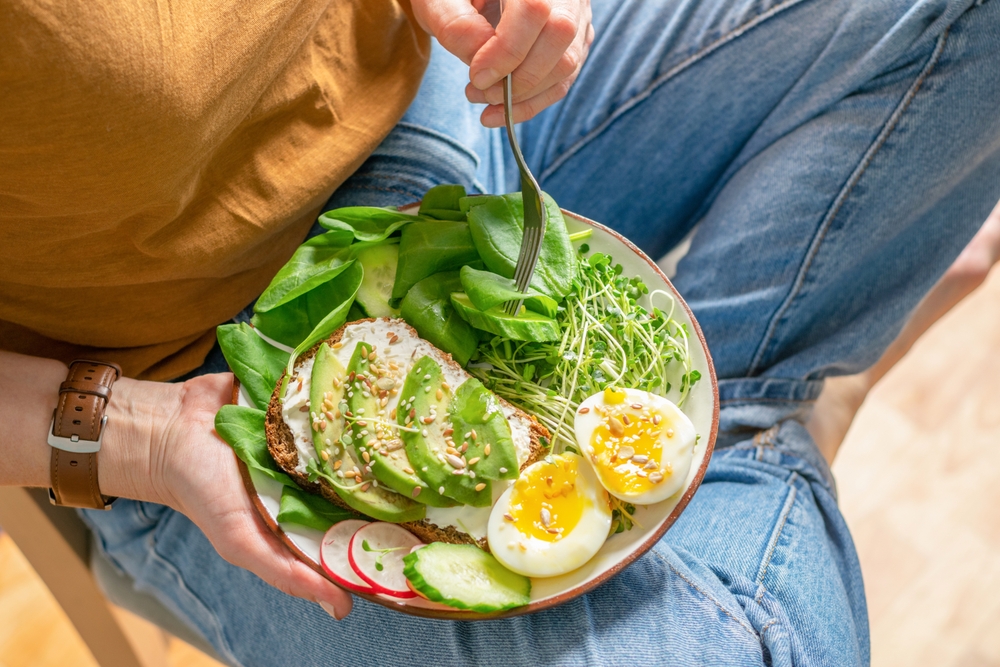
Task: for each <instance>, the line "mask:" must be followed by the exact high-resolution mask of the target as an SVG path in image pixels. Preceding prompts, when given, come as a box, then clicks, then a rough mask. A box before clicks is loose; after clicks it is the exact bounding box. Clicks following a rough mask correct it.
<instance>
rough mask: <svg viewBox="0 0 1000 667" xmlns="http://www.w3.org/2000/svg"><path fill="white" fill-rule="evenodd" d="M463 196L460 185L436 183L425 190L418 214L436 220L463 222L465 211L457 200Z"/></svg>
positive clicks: (463, 191) (462, 188)
mask: <svg viewBox="0 0 1000 667" xmlns="http://www.w3.org/2000/svg"><path fill="white" fill-rule="evenodd" d="M463 197H465V188H464V187H463V186H461V185H437V186H434V187H433V188H431V189H430V190H428V191H427V194H425V195H424V198H423V200H422V201H421V202H420V215H423V216H427V217H429V218H435V219H437V220H460V221H462V222H465V211H463V210H462V208H461V206H460V205H459V202H460V201H461V200H462V198H463Z"/></svg>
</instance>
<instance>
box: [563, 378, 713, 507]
mask: <svg viewBox="0 0 1000 667" xmlns="http://www.w3.org/2000/svg"><path fill="white" fill-rule="evenodd" d="M624 391H625V401H624V404H617V405H613V404H608V403H606V402H605V400H604V392H600V393H597V394H594V395H593V396H590V397H588V398H587V400H585V401H584V402H583V403H581V404H580V408H579V409H578V410H577V414H576V418H575V420H574V424H573V426H574V431H575V433H576V442H577V445H579V447H580V451H581V452H583V453H584V458H586V459H587V461H588V462H589V463H590V465H591V467H592V468H593V469H594V471H595V472H596V473H597V477H598V478H599V479H600V480H601V484H602V485H603V486H604V488H605V489H607V491H608V493H610V494H611V495H613V496H615V497H616V498H619V499H621V500H624V501H626V502H629V503H633V504H636V505H651V504H653V503H658V502H660V501H662V500H666V499H667V498H669V497H670V496H672V495H674V494H675V493H677V492H678V491H680V490H681V489H683V488H684V487H685V483H686V481H687V476H688V473H689V471H690V470H691V461H692V459H693V457H694V445H695V442H696V440H697V433H696V431H695V428H694V424H692V423H691V420H690V419H688V417H687V415H685V414H684V413H683V412H681V410H680V408H678V407H677V406H676V405H675V404H674V403H673V402H672V401H670V400H668V399H666V398H663V397H662V396H657V395H656V394H651V393H649V392H646V391H642V390H640V389H625V390H624ZM633 404H635V405H642V406H644V407H647V408H651V409H653V410H656V411H658V412H659V413H660V414H661V415H662V417H663V421H662V422H661V425H662V431H663V432H662V433H661V434H660V436H659V437H658V438H657V439H658V440H659V442H660V445H661V447H662V450H661V453H660V460H659V470H658V472H660V473H661V474H663V481H661V482H659V483H657V484H652V485H651V486H650V488H649V489H648V490H646V491H644V492H636V493H626V492H622V491H621V490H619V489H616V485H615V484H614V483H613V482H612V481H611V477H612V471H611V470H608V469H607V468H606V467H605V466H604V465H603V464H602V463H601V462H598V461H597V460H596V457H595V454H594V448H593V445H592V444H591V439H592V437H593V434H594V431H595V430H596V429H597V428H598V426H600V425H601V423H602V420H603V417H602V412H603V411H605V410H608V409H616V408H619V407H622V405H624V406H631V405H633ZM668 429H671V430H672V431H673V435H672V437H667V435H666V432H667V430H668ZM621 465H622V464H619V466H621ZM619 466H616V467H619ZM627 468H628V466H625V468H620V467H619V469H622V470H624V469H627ZM644 472H645V471H644Z"/></svg>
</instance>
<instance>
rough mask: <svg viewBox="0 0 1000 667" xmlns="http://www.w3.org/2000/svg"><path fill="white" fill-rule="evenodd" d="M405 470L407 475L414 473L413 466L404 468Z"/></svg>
mask: <svg viewBox="0 0 1000 667" xmlns="http://www.w3.org/2000/svg"><path fill="white" fill-rule="evenodd" d="M403 472H405V473H406V474H407V475H412V474H413V468H403Z"/></svg>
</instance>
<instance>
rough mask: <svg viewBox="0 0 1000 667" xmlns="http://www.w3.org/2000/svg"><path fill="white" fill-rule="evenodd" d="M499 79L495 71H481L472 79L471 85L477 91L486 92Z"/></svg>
mask: <svg viewBox="0 0 1000 667" xmlns="http://www.w3.org/2000/svg"><path fill="white" fill-rule="evenodd" d="M499 78H500V75H499V74H498V73H497V71H496V70H495V69H481V70H479V72H478V73H476V75H475V76H474V77H472V85H473V86H475V87H476V88H478V89H479V90H486V89H487V88H489V87H490V86H492V85H493V84H494V83H496V82H497V80H498V79H499Z"/></svg>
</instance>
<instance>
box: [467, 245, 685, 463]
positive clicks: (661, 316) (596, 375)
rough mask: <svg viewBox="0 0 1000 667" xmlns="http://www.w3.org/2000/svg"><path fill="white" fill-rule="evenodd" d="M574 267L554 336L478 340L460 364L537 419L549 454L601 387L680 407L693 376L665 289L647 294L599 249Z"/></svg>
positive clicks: (560, 447) (567, 439) (568, 436)
mask: <svg viewBox="0 0 1000 667" xmlns="http://www.w3.org/2000/svg"><path fill="white" fill-rule="evenodd" d="M578 266H579V268H578V272H577V278H576V280H575V281H574V286H573V291H572V292H571V293H570V294H569V295H568V296H567V297H566V300H565V302H564V303H563V304H562V305H561V306H560V308H559V312H558V313H557V316H556V320H557V322H558V323H559V327H560V330H561V332H562V338H561V339H560V340H558V341H554V342H548V343H537V342H524V341H516V340H511V339H507V338H500V337H494V338H493V339H492V340H489V341H486V342H484V343H482V344H480V346H479V349H478V352H477V356H476V357H475V358H474V363H472V364H470V365H469V366H468V368H469V371H470V372H471V373H472V374H473V375H475V376H476V377H478V378H479V379H480V380H482V381H483V383H484V384H485V385H486V386H487V388H489V389H491V390H493V391H494V392H496V393H497V394H498V395H499V396H502V397H503V398H505V399H507V400H508V401H510V402H511V403H514V404H515V405H520V406H521V407H523V408H525V409H526V410H527V411H528V412H530V413H531V414H534V415H535V416H537V417H538V419H539V421H540V422H541V423H542V424H543V425H544V426H545V427H546V428H547V429H548V430H549V432H550V433H551V434H552V442H553V446H554V447H553V448H554V451H556V452H557V453H558V452H562V451H565V449H566V447H567V446H571V445H573V444H575V438H574V435H573V420H574V417H575V413H576V410H577V409H578V408H579V406H580V403H581V402H583V400H584V399H586V398H587V397H588V396H590V395H592V394H595V393H597V392H599V391H603V390H604V388H605V387H608V386H612V385H613V386H619V387H633V388H636V389H641V390H644V391H648V392H650V393H653V394H657V395H660V396H665V397H668V398H670V399H671V400H673V401H674V402H675V403H676V404H677V405H678V406H682V405H684V402H685V400H686V399H687V397H688V395H689V394H690V393H691V388H692V387H693V386H694V384H695V383H696V382H697V381H698V380H699V379H700V378H701V374H700V373H699V372H698V371H696V370H693V369H692V368H691V355H690V347H689V338H690V332H689V331H688V329H687V325H686V324H681V323H679V322H677V321H676V320H675V319H674V318H673V315H674V309H675V308H676V302H675V301H674V299H673V296H672V295H671V294H670V293H669V292H666V291H664V290H653V291H652V292H650V291H649V289H648V288H647V287H646V285H645V283H643V281H642V280H641V279H640V278H627V277H625V276H623V275H622V274H623V272H624V271H623V268H622V266H621V265H620V264H616V265H612V263H611V257H610V256H609V255H606V254H603V253H594V254H592V255H590V256H589V257H587V258H585V259H583V258H581V260H580V262H579V263H578ZM659 306H663V308H662V309H661V308H660V307H659Z"/></svg>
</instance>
